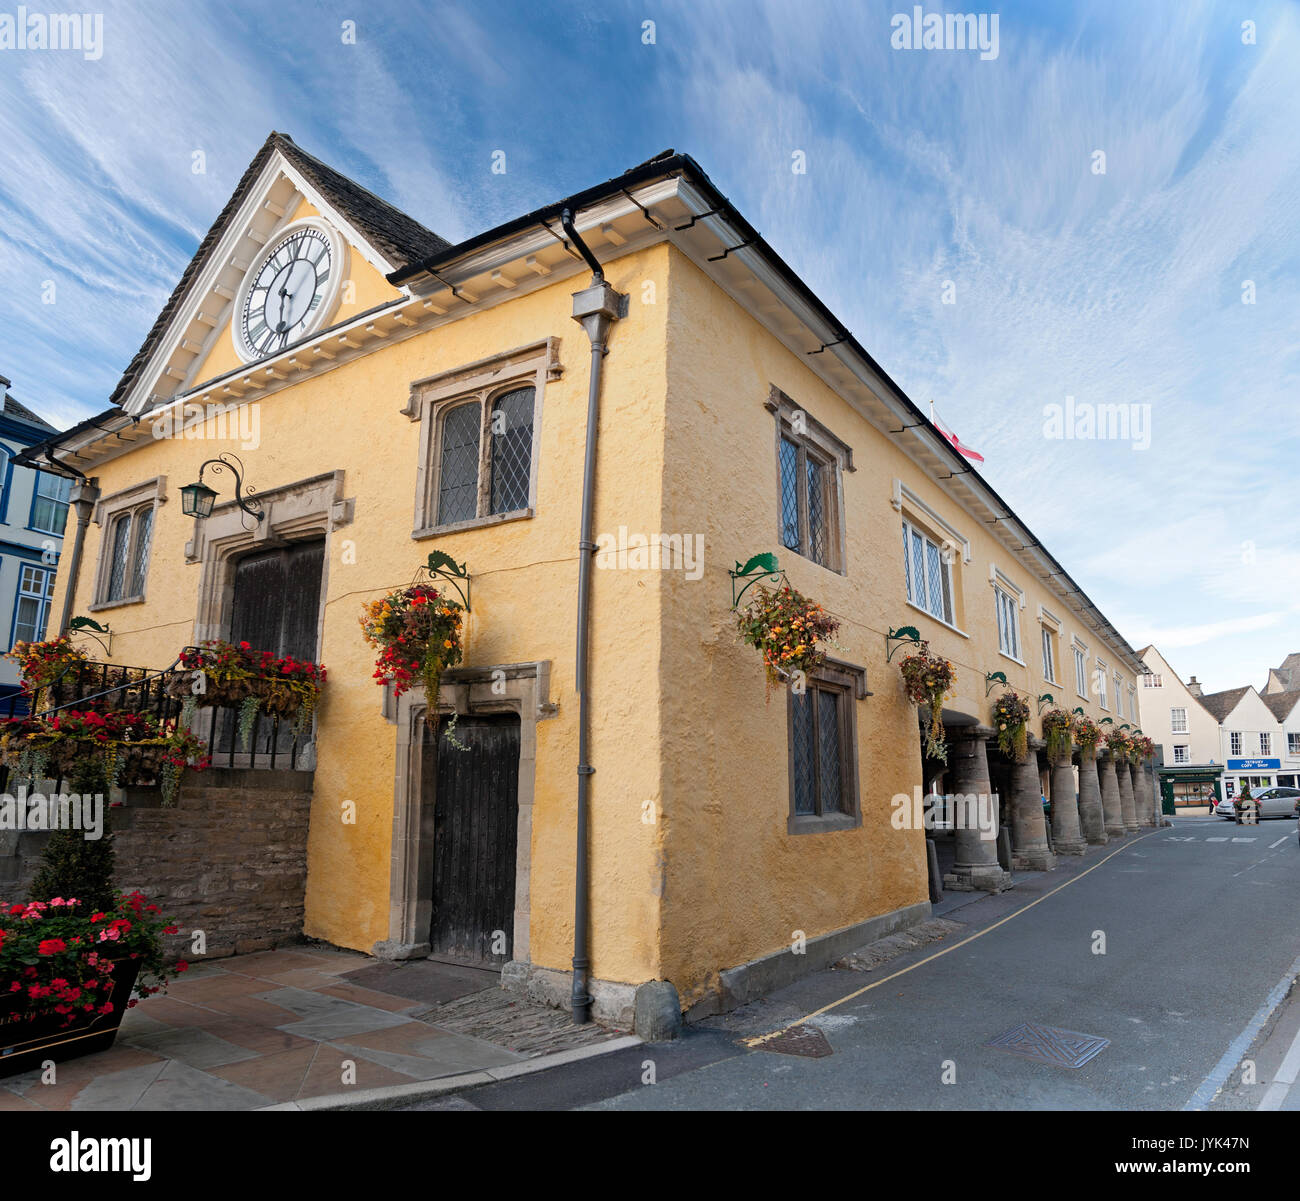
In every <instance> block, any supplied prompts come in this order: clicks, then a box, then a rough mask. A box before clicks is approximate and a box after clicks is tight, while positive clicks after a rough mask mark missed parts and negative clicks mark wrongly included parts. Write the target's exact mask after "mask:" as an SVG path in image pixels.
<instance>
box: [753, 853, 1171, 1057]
mask: <svg viewBox="0 0 1300 1201" xmlns="http://www.w3.org/2000/svg"><path fill="white" fill-rule="evenodd" d="M1158 833H1159V830H1152V831H1151V833H1150V834H1143V835H1142V836H1141V837H1140V838H1135V839H1133V841H1132V842H1127V843H1125V844H1124V845H1123V846H1122V847H1120V848H1119V850H1117V851H1111V853H1110V854H1109V855H1107V856H1106V857H1105V858H1104V859H1098V860H1097V862H1096V863H1094V864H1093V865H1092V866H1091V867H1090V868H1088V870H1087V871H1082V872H1080V873H1079V874H1078V875H1077V876H1071V877H1070V879H1068V880H1066V881H1065V883H1064V884H1058V885H1057V886H1056V887H1055V888H1053V889H1052V891H1051V892H1045V893H1043V895H1042V896H1041V897H1039V898H1038V900H1036V901H1030V902H1029V904H1028V905H1025V906H1022V907H1021V908H1020V909H1017V910H1016V911H1015V913H1008V914H1007V916H1006V917H1004V918H1002V919H1001V920H1000V921H996V922H994V923H993V924H992V925H991V926H986V927H985V928H984V929H983V930H980V931H978V932H977V933H975V934H972V935H970V936H969V937H968V938H963V939H962V940H961V942H955V943H953V944H952V946H950V947H944V948H943V950H942V951H936V952H935V953H934V954H933V955H927V956H926V957H925V958H924V959H919V960H917V962H916V963H913V964H910V965H909V966H907V967H904V968H899V970H898V971H896V972H894V973H893V974H891V975H888V976H885V977H883V978H882V979H880V980H873V981H872V982H871V983H870V984H867V985H864V986H863V987H862V988H859V989H857V990H856V991H855V992H851V993H849V994H848V996H846V997H841V998H840V999H839V1000H838V1001H832V1002H831V1003H830V1004H829V1005H823V1006H822V1007H821V1008H820V1009H815V1010H813V1012H812V1013H810V1014H807V1015H806V1016H804V1017H801V1018H799V1019H798V1020H797V1021H794V1022H790V1023H789V1024H788V1025H785V1026H782V1027H781V1028H780V1029H779V1030H771V1031H769V1032H768V1033H767V1034H757V1035H755V1036H754V1037H753V1038H745V1039H741V1042H742V1044H743V1045H744V1046H746V1047H761V1046H762V1045H763V1044H764V1043H765V1042H769V1041H770V1040H772V1039H774V1038H778V1037H780V1036H781V1035H782V1034H784V1033H785V1032H786V1031H787V1030H793V1029H794V1028H795V1027H796V1026H802V1025H803V1024H804V1023H805V1022H809V1021H811V1020H812V1019H813V1018H815V1017H820V1016H821V1015H822V1014H823V1013H829V1012H830V1011H831V1010H832V1009H836V1008H838V1007H839V1006H841V1005H843V1004H845V1003H846V1002H848V1001H852V1000H853V999H854V998H855V997H860V996H862V994H863V993H867V992H870V991H871V990H872V989H873V988H879V987H880V986H881V985H882V984H888V983H889V982H890V981H891V980H897V979H898V977H899V976H906V975H907V973H908V972H912V971H915V970H916V969H917V968H919V967H924V966H925V965H926V964H927V963H933V962H934V961H935V960H936V959H941V958H943V956H945V955H947V954H949V953H950V952H952V951H956V950H958V949H959V948H961V947H964V946H965V945H966V944H967V943H972V942H974V941H975V940H976V939H977V938H983V937H984V935H986V934H992V933H993V931H994V930H996V929H997V928H998V927H999V926H1005V925H1006V924H1007V922H1009V921H1011V920H1012V919H1013V918H1017V917H1019V916H1020V915H1021V914H1022V913H1028V912H1029V911H1030V910H1031V909H1032V908H1033V907H1034V906H1035V905H1041V904H1042V903H1043V902H1044V901H1045V900H1047V898H1048V897H1054V896H1055V895H1056V894H1057V893H1058V892H1060V891H1061V890H1062V889H1063V888H1069V887H1070V885H1071V884H1077V883H1078V882H1079V881H1080V880H1082V879H1083V878H1084V876H1086V875H1088V874H1089V873H1090V872H1095V871H1096V870H1097V869H1098V868H1099V867H1101V865H1102V864H1103V863H1106V862H1107V861H1108V860H1110V859H1114V858H1115V856H1116V855H1122V854H1123V853H1124V852H1125V851H1127V850H1128V849H1129V848H1130V847H1135V846H1137V844H1138V843H1139V842H1141V841H1142V840H1143V839H1145V838H1150V837H1152V835H1154V834H1158Z"/></svg>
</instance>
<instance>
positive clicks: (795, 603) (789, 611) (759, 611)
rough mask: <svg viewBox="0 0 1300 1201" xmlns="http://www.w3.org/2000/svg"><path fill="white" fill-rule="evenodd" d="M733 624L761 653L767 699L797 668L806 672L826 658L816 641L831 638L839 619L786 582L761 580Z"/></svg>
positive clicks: (818, 665) (825, 640)
mask: <svg viewBox="0 0 1300 1201" xmlns="http://www.w3.org/2000/svg"><path fill="white" fill-rule="evenodd" d="M736 628H737V630H738V631H739V632H740V640H741V641H742V642H744V643H747V644H748V645H749V646H752V647H753V648H754V649H755V650H756V651H758V652H759V653H760V654H761V655H762V656H763V668H764V671H765V672H766V674H767V696H768V699H769V700H770V699H771V695H772V689H773V688H774V687H780V686H781V685H783V684H786V683H789V682H790V680H792V679H793V678H794V676H795V673H796V672H802V673H803V674H804V675H805V676H807V675H809V674H810V673H811V672H813V671H816V670H817V668H819V667H821V665H822V664H823V663H825V662H826V652H825V651H824V650H822V649H821V648H820V647H819V646H818V643H819V642H829V641H830V640H831V639H832V638H834V636H835V632H836V630H838V629H839V628H840V623H839V622H838V621H837V620H836V619H835V618H833V617H832V616H831V615H830V614H829V613H827V612H826V610H825V609H823V608H822V607H821V605H819V604H816V603H815V602H813V601H810V600H809V599H808V598H807V597H806V596H804V595H803V594H802V593H800V592H796V591H795V590H794V589H793V588H791V587H790V585H789V584H788V583H787V584H783V585H782V586H781V587H780V588H767V587H765V586H763V585H761V584H760V585H759V586H758V587H757V588H756V589H755V590H754V598H753V600H751V601H750V602H749V604H748V605H747V606H746V607H745V608H744V609H743V610H742V611H741V612H740V613H738V614H737V615H736Z"/></svg>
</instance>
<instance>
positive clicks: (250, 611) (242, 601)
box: [216, 539, 325, 755]
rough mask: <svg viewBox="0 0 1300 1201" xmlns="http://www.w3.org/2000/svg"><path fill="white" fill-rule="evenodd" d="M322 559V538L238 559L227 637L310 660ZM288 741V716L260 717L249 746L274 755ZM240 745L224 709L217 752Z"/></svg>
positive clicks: (313, 657)
mask: <svg viewBox="0 0 1300 1201" xmlns="http://www.w3.org/2000/svg"><path fill="white" fill-rule="evenodd" d="M324 565H325V542H324V539H313V540H312V541H310V542H294V543H292V544H290V545H289V546H281V547H276V548H275V549H273V550H264V551H257V552H256V553H255V554H251V555H248V556H246V557H245V558H243V559H240V560H239V562H238V563H236V564H235V586H234V595H233V597H232V600H231V611H230V641H231V642H234V643H236V644H238V643H240V642H247V643H248V644H249V646H251V647H252V648H253V649H254V650H256V651H270V652H271V653H272V654H274V655H275V656H276V657H277V658H280V657H282V656H285V655H292V656H293V658H295V659H306V660H310V661H311V662H315V661H316V657H317V653H318V650H317V631H318V628H319V625H320V589H321V573H322V571H323V569H324ZM303 737H304V738H306V737H307V735H304V736H303ZM272 744H274V745H272ZM292 745H293V722H292V721H290V720H286V721H280V722H278V723H277V722H275V721H274V720H272V719H271V718H269V717H266V716H263V717H261V718H259V720H258V723H257V726H256V728H255V730H254V732H253V741H252V743H251V744H250V749H251V750H253V751H254V752H255V753H257V754H267V753H270V752H271V751H272V750H274V751H275V753H276V754H277V755H278V754H281V753H288V752H289V751H290V749H291V747H292ZM242 750H243V747H242V745H239V743H238V735H237V721H236V715H235V714H234V712H227V713H225V714H223V716H222V720H221V721H220V722H219V723H218V725H217V731H216V752H217V754H218V755H220V754H221V753H224V752H231V751H233V752H234V753H236V754H239V753H241V752H242Z"/></svg>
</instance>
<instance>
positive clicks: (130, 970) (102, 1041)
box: [0, 959, 140, 1076]
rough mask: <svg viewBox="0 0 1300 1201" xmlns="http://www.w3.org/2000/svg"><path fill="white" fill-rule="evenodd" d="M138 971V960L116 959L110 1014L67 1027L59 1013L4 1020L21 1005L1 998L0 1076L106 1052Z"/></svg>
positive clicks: (17, 1001) (110, 998) (98, 1015)
mask: <svg viewBox="0 0 1300 1201" xmlns="http://www.w3.org/2000/svg"><path fill="white" fill-rule="evenodd" d="M139 971H140V961H139V960H138V959H119V960H118V961H117V963H115V964H114V965H113V991H112V993H111V995H110V996H109V1001H110V1003H111V1004H112V1006H113V1012H112V1013H105V1014H98V1013H97V1014H95V1015H94V1016H92V1017H86V1018H78V1019H77V1020H75V1021H74V1022H73V1023H72V1024H71V1025H69V1026H65V1025H63V1024H62V1023H63V1018H62V1017H61V1016H59V1015H58V1014H50V1015H46V1016H42V1017H38V1018H33V1019H30V1020H28V1021H18V1022H9V1021H5V1020H4V1019H5V1018H7V1017H8V1016H9V1014H11V1013H13V1012H15V1011H17V1010H18V1009H19V1008H21V1006H22V1004H23V1003H22V1002H21V1001H19V1000H17V999H16V998H14V997H8V996H0V1076H12V1075H14V1074H16V1073H18V1072H30V1071H31V1070H32V1069H33V1068H39V1067H40V1066H41V1064H42V1063H44V1062H45V1060H47V1059H53V1060H55V1061H56V1062H61V1061H62V1060H65V1059H75V1058H77V1056H79V1055H93V1054H94V1053H95V1052H96V1051H107V1050H108V1049H109V1047H111V1046H112V1045H113V1040H114V1039H115V1038H116V1037H117V1028H118V1027H119V1026H120V1025H121V1024H122V1017H123V1015H124V1014H125V1013H126V1003H127V1001H129V1000H130V999H131V990H132V989H133V988H134V987H135V978H136V976H137V974H138V973H139Z"/></svg>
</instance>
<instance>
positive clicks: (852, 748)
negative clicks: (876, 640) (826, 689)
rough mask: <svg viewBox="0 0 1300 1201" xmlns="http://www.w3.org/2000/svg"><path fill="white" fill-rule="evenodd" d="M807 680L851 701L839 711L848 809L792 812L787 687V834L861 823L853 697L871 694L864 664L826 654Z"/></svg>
mask: <svg viewBox="0 0 1300 1201" xmlns="http://www.w3.org/2000/svg"><path fill="white" fill-rule="evenodd" d="M809 683H810V684H813V683H823V684H828V685H831V686H832V687H833V688H834V689H835V690H836V691H838V692H839V693H840V694H841V695H842V696H843V697H844V698H845V699H846V700H847V701H849V702H850V703H849V704H848V705H846V706H844V708H843V709H842V711H841V714H840V750H841V754H842V755H843V754H844V753H845V750H846V749H847V751H848V753H847V754H846V755H845V761H844V763H843V764H842V768H841V779H842V780H843V781H844V783H845V784H846V785H847V786H848V789H849V795H848V799H849V801H850V802H851V804H852V809H851V811H850V812H848V813H845V812H842V811H841V812H839V813H827V814H822V813H795V811H794V792H795V789H794V711H793V705H794V692H793V691H792V690H790V689H787V690H786V692H787V701H786V762H787V764H788V769H787V770H788V777H789V802H788V805H789V812H788V816H787V818H786V833H787V834H823V833H827V832H829V831H832V830H853V829H856V828H857V827H859V826H860V825H862V800H861V784H860V781H859V777H858V710H857V705H856V704H853V703H852V702H854V701H860V700H865V699H866V698H867V697H869V696H871V695H872V694H871V693H870V692H869V691H868V690H867V672H866V668H863V667H858V666H857V665H855V664H852V663H845V662H843V661H841V660H839V659H831V658H827V660H826V662H825V664H824V665H823V666H822V667H821V668H819V669H818V670H817V671H814V672H812V673H811V674H810V675H809Z"/></svg>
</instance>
